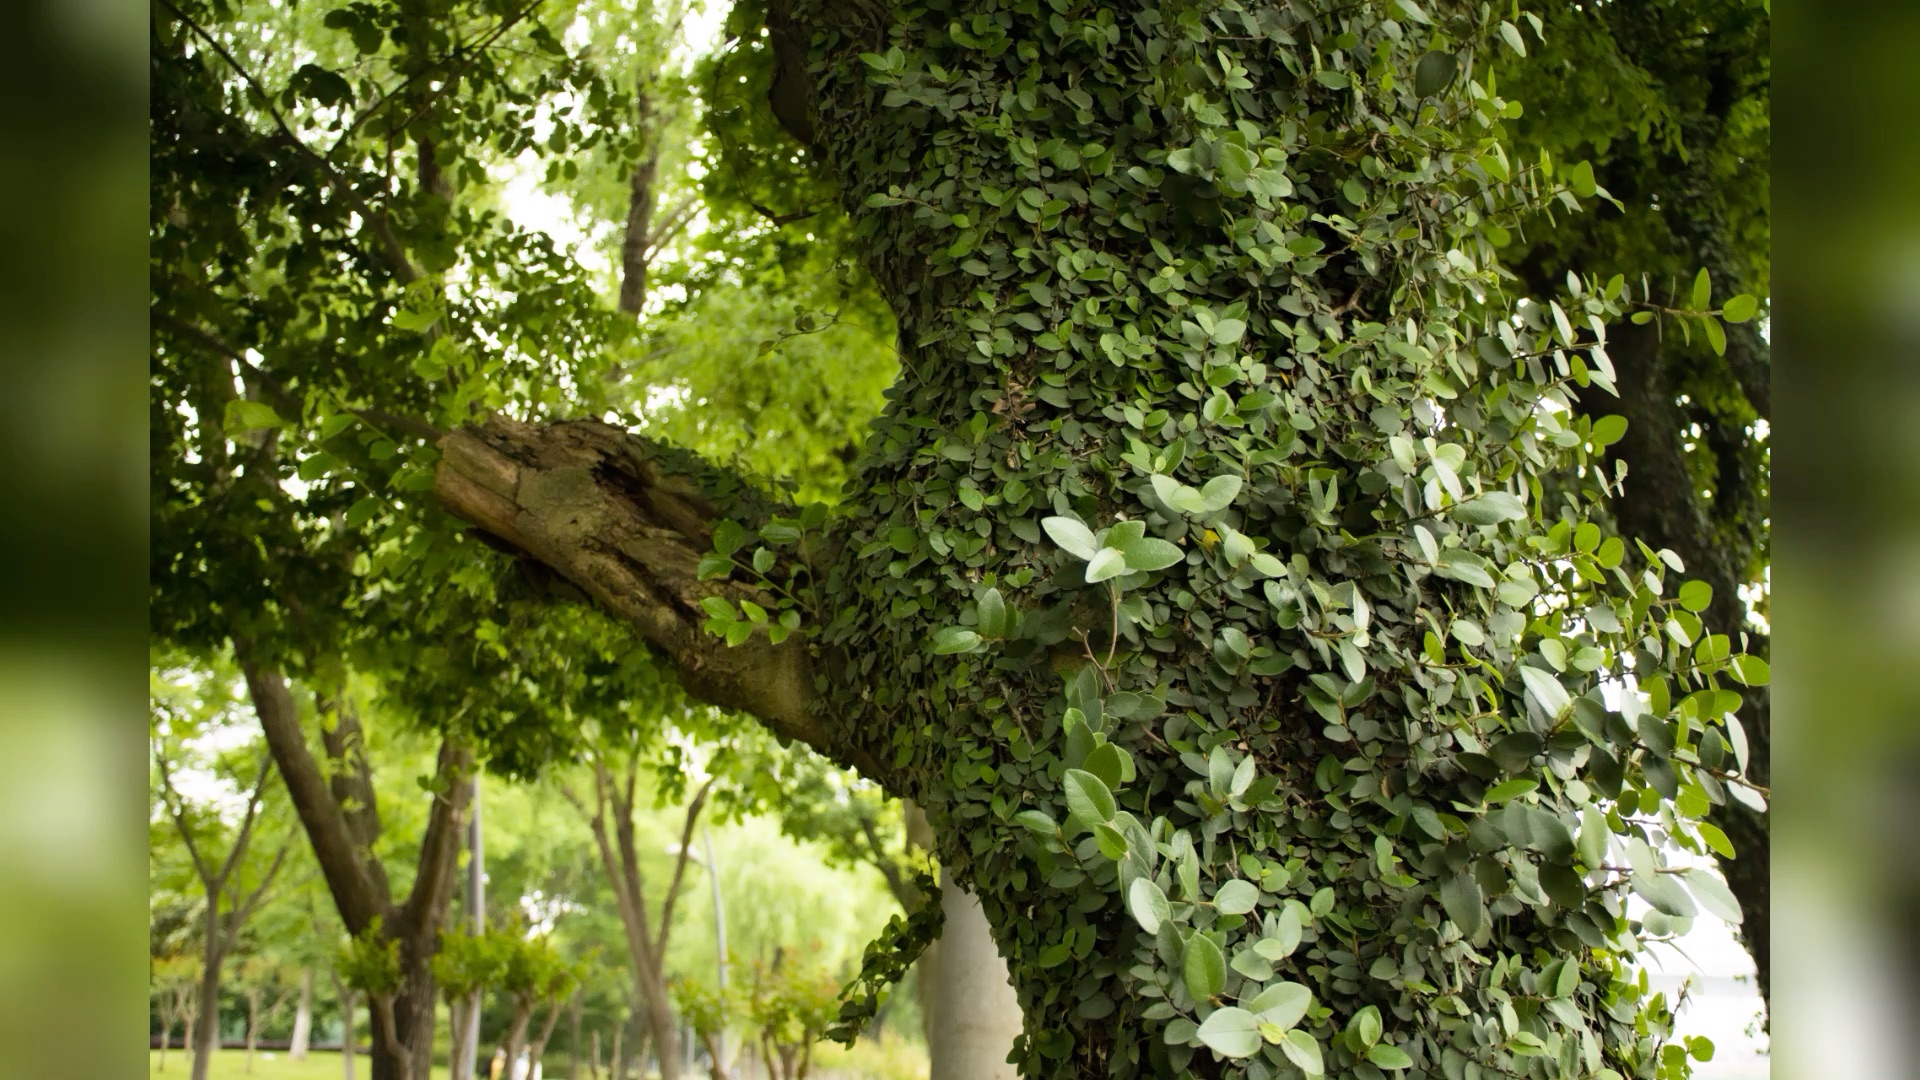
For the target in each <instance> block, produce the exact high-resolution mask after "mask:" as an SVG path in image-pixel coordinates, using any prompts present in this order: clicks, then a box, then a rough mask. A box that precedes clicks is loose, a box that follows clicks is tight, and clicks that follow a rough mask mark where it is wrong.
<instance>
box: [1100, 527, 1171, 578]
mask: <svg viewBox="0 0 1920 1080" xmlns="http://www.w3.org/2000/svg"><path fill="white" fill-rule="evenodd" d="M1107 542H1108V543H1112V542H1113V541H1112V537H1108V541H1107ZM1119 550H1120V554H1122V555H1124V556H1126V560H1127V569H1128V570H1131V571H1134V572H1136V573H1141V572H1145V571H1150V570H1165V569H1166V568H1167V567H1169V566H1172V565H1174V564H1175V563H1178V562H1180V561H1181V560H1183V559H1185V558H1186V557H1187V553H1186V551H1185V550H1183V549H1182V548H1181V547H1180V545H1178V544H1175V543H1172V542H1170V541H1166V540H1161V539H1159V538H1158V537H1151V536H1149V537H1143V538H1141V539H1139V540H1134V541H1131V542H1129V543H1127V544H1124V545H1120V546H1119Z"/></svg>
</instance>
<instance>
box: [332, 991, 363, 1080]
mask: <svg viewBox="0 0 1920 1080" xmlns="http://www.w3.org/2000/svg"><path fill="white" fill-rule="evenodd" d="M333 988H334V991H335V993H336V995H337V996H338V997H339V998H340V1073H341V1076H342V1077H344V1080H353V1071H354V1070H353V1058H354V1053H355V1051H356V1050H357V1049H358V1044H359V1039H360V1036H359V1033H358V1032H356V1031H355V1030H354V1017H353V1013H354V1001H353V999H354V993H353V988H352V987H350V986H347V985H346V984H345V983H342V982H341V981H340V978H339V976H338V975H336V976H334V981H333Z"/></svg>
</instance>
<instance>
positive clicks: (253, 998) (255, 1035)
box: [246, 989, 260, 1076]
mask: <svg viewBox="0 0 1920 1080" xmlns="http://www.w3.org/2000/svg"><path fill="white" fill-rule="evenodd" d="M259 1037H260V991H259V990H258V989H249V990H248V991H247V1065H246V1072H247V1075H248V1076H252V1075H253V1051H254V1047H255V1045H256V1044H257V1043H258V1042H259Z"/></svg>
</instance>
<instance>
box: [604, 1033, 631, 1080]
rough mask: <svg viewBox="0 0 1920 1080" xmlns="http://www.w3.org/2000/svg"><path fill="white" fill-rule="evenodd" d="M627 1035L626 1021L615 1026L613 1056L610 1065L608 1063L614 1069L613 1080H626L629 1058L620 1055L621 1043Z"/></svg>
mask: <svg viewBox="0 0 1920 1080" xmlns="http://www.w3.org/2000/svg"><path fill="white" fill-rule="evenodd" d="M626 1035H627V1025H626V1023H621V1024H618V1025H616V1026H615V1027H614V1029H613V1056H612V1057H611V1058H610V1059H609V1065H608V1067H609V1068H611V1069H612V1070H613V1080H626V1075H627V1059H626V1058H624V1057H622V1056H621V1055H620V1051H621V1045H620V1044H621V1043H622V1042H623V1041H625V1039H626Z"/></svg>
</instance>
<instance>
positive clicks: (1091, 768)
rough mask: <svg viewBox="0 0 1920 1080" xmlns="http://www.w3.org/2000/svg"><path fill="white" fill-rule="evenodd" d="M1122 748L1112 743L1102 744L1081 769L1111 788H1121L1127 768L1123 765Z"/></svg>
mask: <svg viewBox="0 0 1920 1080" xmlns="http://www.w3.org/2000/svg"><path fill="white" fill-rule="evenodd" d="M1121 761H1122V759H1121V757H1120V748H1119V747H1117V746H1115V745H1113V744H1112V743H1101V744H1100V745H1099V746H1097V747H1095V748H1094V751H1093V753H1091V754H1088V755H1087V760H1086V761H1084V762H1082V763H1081V768H1084V769H1085V770H1087V771H1088V772H1090V773H1092V774H1093V775H1095V776H1097V777H1099V778H1100V782H1101V783H1103V784H1105V785H1107V787H1109V788H1117V787H1119V786H1120V783H1121V781H1122V779H1124V777H1125V776H1126V767H1125V766H1124V765H1123V764H1122V763H1121Z"/></svg>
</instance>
